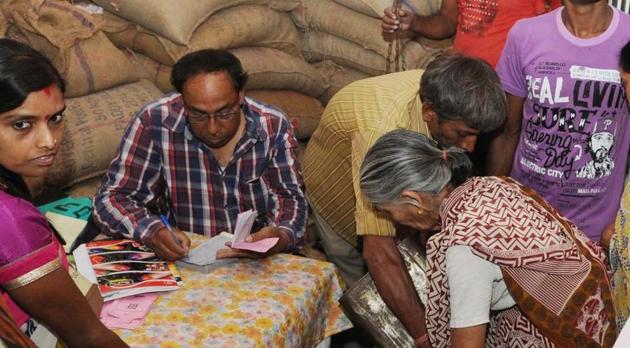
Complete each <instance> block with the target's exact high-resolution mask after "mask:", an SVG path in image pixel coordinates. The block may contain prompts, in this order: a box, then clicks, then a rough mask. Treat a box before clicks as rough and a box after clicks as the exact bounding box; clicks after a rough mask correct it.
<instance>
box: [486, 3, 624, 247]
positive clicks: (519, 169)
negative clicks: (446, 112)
mask: <svg viewBox="0 0 630 348" xmlns="http://www.w3.org/2000/svg"><path fill="white" fill-rule="evenodd" d="M562 10H563V8H559V9H557V10H555V11H552V12H550V13H548V14H546V15H542V16H538V17H534V18H529V19H524V20H521V21H518V22H517V23H516V24H515V25H514V27H513V28H512V30H511V31H510V33H509V35H508V40H507V42H506V45H505V48H504V50H503V54H502V56H501V59H500V60H499V64H498V66H497V72H498V73H499V76H500V78H501V83H502V84H503V88H504V89H505V91H506V92H508V93H509V94H512V95H515V96H518V97H523V98H525V100H524V108H523V120H522V129H521V135H520V139H519V144H518V147H517V149H516V154H515V156H514V163H513V165H512V173H511V176H512V177H513V178H515V179H516V180H518V181H519V182H521V183H522V184H524V185H526V186H529V187H531V188H533V189H534V190H536V191H537V192H538V193H539V194H540V195H541V196H543V197H544V198H545V199H546V200H547V201H548V202H549V203H550V204H551V205H552V206H554V207H555V208H556V209H558V210H559V211H560V212H561V213H562V214H563V215H564V216H565V217H567V218H569V219H570V220H571V221H572V222H573V223H575V224H576V225H577V226H578V227H579V228H580V229H581V230H582V231H583V232H584V233H586V234H587V235H588V236H589V237H590V238H591V239H593V240H595V241H599V238H600V236H601V232H602V230H603V229H604V228H605V227H606V226H607V225H608V224H609V223H611V222H613V221H614V217H615V214H616V212H617V209H618V208H619V200H620V197H621V192H622V190H623V182H624V172H625V167H626V159H627V157H628V145H629V143H630V124H629V123H628V118H629V117H630V116H629V112H628V100H627V98H626V95H625V92H624V89H623V86H622V85H621V82H620V74H619V71H618V67H619V52H620V51H621V48H622V47H623V46H624V45H625V44H626V43H627V42H628V41H629V40H630V16H628V15H626V14H623V13H621V12H619V11H618V10H614V11H613V12H614V14H613V18H612V21H611V23H610V25H609V27H608V29H607V30H606V31H605V32H604V33H602V34H601V35H599V36H597V37H594V38H590V39H579V38H577V37H575V36H573V35H572V34H571V33H570V32H569V31H568V30H567V28H566V27H565V26H564V24H563V22H562Z"/></svg>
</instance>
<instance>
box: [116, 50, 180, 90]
mask: <svg viewBox="0 0 630 348" xmlns="http://www.w3.org/2000/svg"><path fill="white" fill-rule="evenodd" d="M127 53H128V56H129V59H130V60H131V61H132V62H133V64H134V65H135V67H136V70H137V71H138V73H139V74H140V75H141V76H142V78H144V79H147V80H149V81H151V82H153V84H155V86H157V88H159V89H160V90H161V91H162V92H164V93H168V92H172V91H174V90H175V89H174V88H173V85H171V70H173V68H172V67H171V66H168V65H164V64H162V63H158V62H156V61H154V60H153V59H151V58H149V57H147V56H145V55H143V54H140V53H136V52H131V51H127Z"/></svg>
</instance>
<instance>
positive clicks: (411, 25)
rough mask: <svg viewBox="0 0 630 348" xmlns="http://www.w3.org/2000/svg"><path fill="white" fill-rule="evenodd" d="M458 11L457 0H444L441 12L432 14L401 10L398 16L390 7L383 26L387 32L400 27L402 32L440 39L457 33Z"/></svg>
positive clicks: (386, 11)
mask: <svg viewBox="0 0 630 348" xmlns="http://www.w3.org/2000/svg"><path fill="white" fill-rule="evenodd" d="M458 13H459V11H458V9H457V0H444V1H442V7H441V8H440V12H438V13H436V14H434V15H431V16H418V15H414V14H412V13H410V12H407V11H405V10H401V11H400V12H399V13H398V18H396V17H397V16H396V14H395V13H394V12H393V11H392V8H391V7H389V8H387V9H385V13H384V16H383V22H382V27H383V31H384V32H385V33H392V32H394V31H396V30H398V28H399V27H400V30H401V31H402V32H406V31H411V32H413V33H414V34H417V35H420V36H424V37H427V38H429V39H434V40H440V39H445V38H447V37H450V36H453V35H454V34H455V29H456V28H457V16H458Z"/></svg>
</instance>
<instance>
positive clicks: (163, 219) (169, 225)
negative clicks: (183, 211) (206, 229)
mask: <svg viewBox="0 0 630 348" xmlns="http://www.w3.org/2000/svg"><path fill="white" fill-rule="evenodd" d="M160 220H162V223H163V224H164V226H166V228H167V229H168V230H169V231H170V232H171V236H173V239H175V242H177V244H178V245H179V246H180V247H182V248H183V247H184V245H183V244H182V240H181V239H179V237H178V236H177V233H175V231H174V230H173V227H172V226H171V224H170V223H169V222H168V218H167V217H166V215H164V214H160Z"/></svg>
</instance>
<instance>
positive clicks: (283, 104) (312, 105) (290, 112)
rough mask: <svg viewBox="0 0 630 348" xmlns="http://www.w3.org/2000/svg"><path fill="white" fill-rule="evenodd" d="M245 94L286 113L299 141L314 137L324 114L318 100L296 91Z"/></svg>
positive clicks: (251, 92) (262, 91) (260, 91)
mask: <svg viewBox="0 0 630 348" xmlns="http://www.w3.org/2000/svg"><path fill="white" fill-rule="evenodd" d="M245 94H246V95H247V96H248V97H250V98H254V99H257V100H259V101H261V102H263V103H266V104H270V105H273V106H276V107H278V108H279V109H281V110H282V111H284V112H285V113H286V114H287V116H289V120H290V121H291V125H292V126H293V132H294V133H295V137H296V138H297V139H299V140H306V139H308V138H310V137H311V135H313V132H314V131H315V128H317V125H318V124H319V119H320V118H321V116H322V113H323V112H324V108H323V107H322V104H321V103H320V102H319V101H318V100H317V99H315V98H313V97H309V96H306V95H304V94H301V93H297V92H294V91H288V90H277V91H276V90H252V91H247V92H246V93H245Z"/></svg>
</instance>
